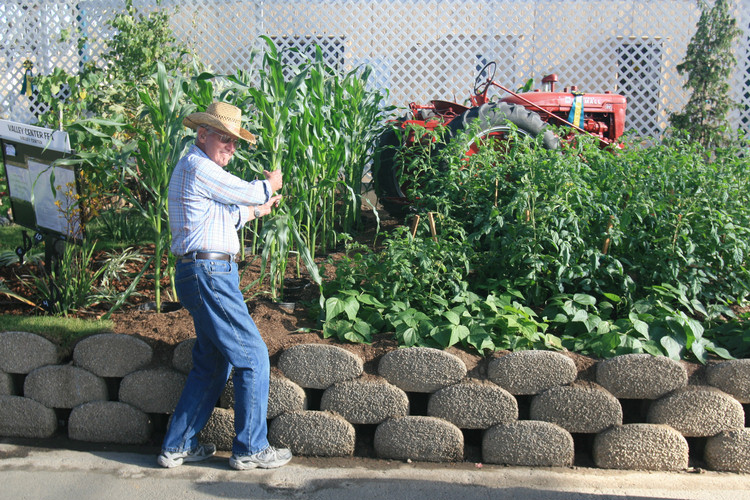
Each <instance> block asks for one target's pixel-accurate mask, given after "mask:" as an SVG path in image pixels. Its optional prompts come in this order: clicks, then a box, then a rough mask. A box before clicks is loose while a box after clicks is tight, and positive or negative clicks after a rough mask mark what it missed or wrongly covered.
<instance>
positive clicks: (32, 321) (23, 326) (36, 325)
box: [0, 314, 114, 349]
mask: <svg viewBox="0 0 750 500" xmlns="http://www.w3.org/2000/svg"><path fill="white" fill-rule="evenodd" d="M113 328H114V322H113V321H112V320H101V319H99V320H86V319H79V318H61V317H55V316H16V315H10V314H0V331H4V332H13V331H15V332H29V333H36V334H38V335H41V336H42V337H44V338H46V339H48V340H49V341H51V342H54V343H55V344H57V345H59V346H60V347H62V348H63V349H68V348H70V347H71V346H72V345H73V344H74V343H75V341H76V340H78V339H80V338H83V337H86V336H88V335H93V334H95V333H104V332H111V331H112V330H113Z"/></svg>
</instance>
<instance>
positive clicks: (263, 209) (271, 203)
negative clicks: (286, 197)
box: [250, 194, 281, 217]
mask: <svg viewBox="0 0 750 500" xmlns="http://www.w3.org/2000/svg"><path fill="white" fill-rule="evenodd" d="M280 202H281V195H280V194H277V195H276V196H272V197H271V199H270V200H268V201H267V202H266V203H264V204H263V205H258V206H257V207H250V213H252V212H253V211H254V210H255V208H257V209H258V210H259V211H260V216H261V217H265V216H266V215H268V214H270V213H271V209H272V208H273V207H278V206H279V203H280Z"/></svg>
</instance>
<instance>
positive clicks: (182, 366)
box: [172, 337, 196, 373]
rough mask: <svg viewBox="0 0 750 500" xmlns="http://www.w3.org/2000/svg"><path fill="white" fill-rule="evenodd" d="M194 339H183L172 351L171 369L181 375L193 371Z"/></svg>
mask: <svg viewBox="0 0 750 500" xmlns="http://www.w3.org/2000/svg"><path fill="white" fill-rule="evenodd" d="M195 340H196V339H195V337H191V338H189V339H185V340H183V341H182V342H180V343H179V344H177V346H176V347H175V348H174V351H172V368H174V369H175V370H177V371H178V372H182V373H190V370H192V369H193V347H194V346H195Z"/></svg>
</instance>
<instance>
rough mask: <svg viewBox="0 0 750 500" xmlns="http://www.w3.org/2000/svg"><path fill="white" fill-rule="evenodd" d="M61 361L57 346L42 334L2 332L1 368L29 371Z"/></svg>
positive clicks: (0, 334)
mask: <svg viewBox="0 0 750 500" xmlns="http://www.w3.org/2000/svg"><path fill="white" fill-rule="evenodd" d="M59 362H60V352H59V350H58V349H57V346H56V345H55V344H53V343H52V342H50V341H49V340H47V339H45V338H44V337H42V336H41V335H36V334H34V333H28V332H2V333H0V370H2V371H4V372H5V373H29V372H31V371H32V370H35V369H37V368H39V367H40V366H45V365H54V364H57V363H59Z"/></svg>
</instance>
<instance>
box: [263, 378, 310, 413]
mask: <svg viewBox="0 0 750 500" xmlns="http://www.w3.org/2000/svg"><path fill="white" fill-rule="evenodd" d="M306 409H307V394H306V393H305V390H304V389H302V387H300V386H298V385H297V384H295V383H294V382H292V381H291V380H289V379H288V378H285V377H283V376H281V375H275V374H273V373H272V374H271V385H270V387H269V393H268V419H269V420H271V419H274V418H276V417H278V416H279V415H281V414H282V413H288V412H293V411H302V410H306Z"/></svg>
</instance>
